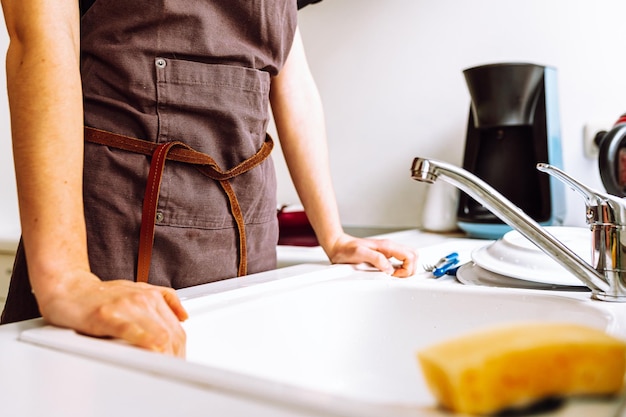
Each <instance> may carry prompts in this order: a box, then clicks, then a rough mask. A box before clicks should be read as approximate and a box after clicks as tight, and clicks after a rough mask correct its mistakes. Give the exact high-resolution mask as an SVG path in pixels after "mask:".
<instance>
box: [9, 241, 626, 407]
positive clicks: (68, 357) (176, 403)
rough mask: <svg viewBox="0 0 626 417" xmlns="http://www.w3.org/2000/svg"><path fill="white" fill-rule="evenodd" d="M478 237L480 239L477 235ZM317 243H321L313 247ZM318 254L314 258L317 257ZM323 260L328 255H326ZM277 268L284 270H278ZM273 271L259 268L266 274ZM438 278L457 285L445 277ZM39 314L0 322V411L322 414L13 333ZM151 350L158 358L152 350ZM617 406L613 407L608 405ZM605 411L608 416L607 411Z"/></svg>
mask: <svg viewBox="0 0 626 417" xmlns="http://www.w3.org/2000/svg"><path fill="white" fill-rule="evenodd" d="M382 237H389V238H392V239H394V240H395V241H398V242H401V243H405V244H411V245H412V246H414V247H416V248H419V247H423V248H426V247H427V246H431V245H435V246H436V245H437V244H438V243H442V242H448V241H450V240H454V241H456V242H458V243H459V244H461V243H463V244H466V245H468V246H466V247H469V246H476V245H479V244H481V242H480V241H471V240H469V239H458V240H457V237H458V236H446V235H436V234H429V233H422V232H419V231H416V230H409V231H403V232H397V233H392V234H390V235H384V236H382ZM482 243H484V241H483V242H482ZM309 249H311V250H309V251H305V252H306V254H305V255H303V251H302V250H301V248H282V249H281V250H280V251H279V258H280V256H281V253H280V252H282V255H283V256H284V257H287V258H289V259H288V260H287V261H285V262H284V264H289V263H297V262H298V257H304V258H306V259H309V260H310V259H317V261H318V262H321V263H323V262H324V258H323V256H324V255H323V252H322V253H320V252H319V250H317V251H316V249H315V248H309ZM318 249H319V248H318ZM316 257H317V258H316ZM326 262H327V261H326ZM284 271H285V272H283V274H285V273H287V271H289V270H284ZM276 274H277V271H270V272H269V273H265V275H266V276H267V277H270V278H271V277H272V276H273V275H276ZM441 285H455V283H454V281H453V280H452V279H448V280H447V281H445V283H442V284H441ZM44 325H45V323H44V322H43V320H41V319H36V320H30V321H25V322H21V323H15V324H11V325H4V326H0V352H1V353H0V414H2V415H7V416H24V417H29V416H43V415H45V416H63V417H72V416H80V417H84V416H112V415H122V416H125V415H131V414H133V415H135V414H138V413H141V415H150V416H168V417H169V416H172V415H184V416H206V415H216V416H246V417H248V416H255V417H264V416H273V417H283V416H285V417H287V416H299V417H307V416H321V415H327V414H320V413H317V412H315V411H311V410H305V409H296V408H293V407H289V406H287V405H280V404H275V403H269V402H267V401H264V400H261V399H257V398H252V397H245V396H242V395H240V394H236V393H232V392H226V391H224V390H220V389H219V388H208V387H203V386H200V385H195V384H193V383H188V382H184V381H180V380H176V379H172V378H165V377H162V376H159V375H155V374H151V373H148V372H143V371H139V370H135V369H130V368H127V367H122V366H120V365H115V364H111V363H107V362H105V361H101V360H95V359H90V358H87V357H82V356H80V355H75V354H69V353H66V352H63V351H57V350H54V349H51V348H48V347H42V346H38V345H35V344H30V343H26V342H23V341H20V340H19V335H20V333H21V332H22V331H24V330H27V329H33V328H39V327H42V326H44ZM155 357H157V356H156V355H155ZM600 406H601V404H595V403H593V402H591V403H587V402H582V403H580V404H576V403H574V404H573V405H568V406H566V407H564V408H561V409H560V410H559V411H557V412H555V413H552V414H550V415H551V416H552V415H554V416H559V417H560V416H567V417H570V416H580V417H583V416H585V417H587V416H590V415H593V416H598V417H599V416H604V415H607V414H606V408H601V410H602V413H601V414H598V413H596V412H597V411H598V410H599V408H597V407H600ZM613 408H615V406H613ZM607 417H608V416H607Z"/></svg>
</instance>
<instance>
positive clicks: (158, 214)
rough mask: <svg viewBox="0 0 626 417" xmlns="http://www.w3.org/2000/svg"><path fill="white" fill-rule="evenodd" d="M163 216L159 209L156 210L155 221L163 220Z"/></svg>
mask: <svg viewBox="0 0 626 417" xmlns="http://www.w3.org/2000/svg"><path fill="white" fill-rule="evenodd" d="M163 217H164V216H163V213H162V212H160V211H159V212H157V214H156V221H157V223H161V222H162V221H163Z"/></svg>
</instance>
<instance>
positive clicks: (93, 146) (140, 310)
mask: <svg viewBox="0 0 626 417" xmlns="http://www.w3.org/2000/svg"><path fill="white" fill-rule="evenodd" d="M89 3H90V4H86V3H83V4H82V5H81V6H82V7H80V8H79V6H78V4H77V3H76V0H59V1H56V2H48V1H46V0H2V6H3V11H4V15H5V20H6V24H7V28H8V31H9V35H10V44H9V50H8V53H7V78H8V93H9V104H10V109H11V124H12V132H13V145H14V159H15V168H16V178H17V185H18V198H19V205H20V217H21V226H22V242H21V243H20V247H19V249H18V255H17V258H16V265H15V268H14V275H13V277H12V280H11V286H10V289H9V295H8V298H7V303H6V307H5V311H4V312H3V317H2V319H3V322H11V321H17V320H23V319H28V318H32V317H37V316H39V315H40V314H41V315H42V316H43V317H44V319H46V320H47V321H49V322H50V323H53V324H56V325H59V326H66V327H69V328H73V329H76V330H77V331H80V332H83V333H86V334H90V335H95V336H112V337H118V338H122V339H125V340H126V341H128V342H129V343H132V344H135V345H137V346H141V347H144V348H147V349H151V350H155V351H160V352H166V353H171V354H175V355H183V354H184V344H185V334H184V331H183V329H182V327H181V325H180V321H181V320H184V319H185V318H186V312H185V310H184V308H183V307H182V306H181V304H180V301H179V300H178V298H177V297H176V293H175V292H174V290H173V289H172V288H183V287H187V286H191V285H197V284H201V283H206V282H210V281H215V280H219V279H225V278H230V277H234V276H237V275H243V274H246V273H253V272H260V271H264V270H268V269H272V268H274V267H275V259H276V257H275V244H276V241H277V225H276V201H275V178H274V171H273V166H272V164H271V159H269V158H267V155H268V153H269V151H270V150H271V143H272V142H271V139H268V138H267V137H266V133H265V130H266V127H267V123H268V119H269V116H268V113H269V109H268V102H271V106H272V111H273V114H274V118H275V121H276V126H277V130H278V135H279V137H280V141H281V146H282V148H283V152H284V154H285V159H286V161H287V165H288V167H289V169H290V173H291V175H292V178H293V181H294V184H295V186H296V189H297V191H298V193H299V195H300V198H301V200H302V203H303V205H304V207H305V208H306V211H307V215H308V217H309V219H310V221H311V224H312V225H313V228H314V229H315V232H316V235H317V237H318V240H319V242H320V244H321V246H322V247H323V248H324V250H325V252H326V253H327V255H328V256H329V259H330V260H331V261H332V262H335V263H360V262H367V263H370V264H372V265H373V266H375V267H376V268H378V269H380V270H382V271H386V272H388V273H390V274H393V275H395V276H398V277H404V276H409V275H411V274H412V273H413V272H414V269H415V259H416V255H415V253H414V251H412V250H411V249H409V248H405V247H402V246H398V245H395V244H393V243H392V242H389V241H386V240H371V239H356V238H354V237H351V236H348V235H346V234H345V233H344V232H343V230H342V228H341V224H340V221H339V216H338V212H337V207H336V202H335V197H334V193H333V191H332V186H331V179H330V176H329V170H328V161H327V156H326V152H327V148H326V138H325V128H324V120H323V114H322V108H321V102H320V99H319V96H318V93H317V89H316V87H315V84H314V82H313V79H312V77H311V74H310V72H309V69H308V65H307V62H306V57H305V55H304V49H303V46H302V42H301V39H300V36H299V33H298V30H297V24H296V18H297V16H296V1H295V0H211V1H209V0H196V1H193V0H192V1H183V2H181V1H177V0H162V1H160V2H156V3H155V2H154V1H152V0H150V1H148V0H146V1H134V2H127V1H116V0H97V1H95V2H89ZM92 3H93V4H92ZM268 99H269V100H268ZM166 160H167V162H165V161H166ZM391 257H395V258H397V259H399V260H400V261H402V266H401V267H399V268H396V269H394V268H393V267H392V265H391V263H390V261H389V258H391ZM135 280H136V281H140V282H133V281H135Z"/></svg>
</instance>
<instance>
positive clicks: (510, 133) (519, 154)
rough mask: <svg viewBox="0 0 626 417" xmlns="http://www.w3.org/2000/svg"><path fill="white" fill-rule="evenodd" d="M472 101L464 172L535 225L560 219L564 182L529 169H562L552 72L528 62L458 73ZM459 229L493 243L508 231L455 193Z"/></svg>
mask: <svg viewBox="0 0 626 417" xmlns="http://www.w3.org/2000/svg"><path fill="white" fill-rule="evenodd" d="M463 74H464V76H465V80H466V83H467V86H468V89H469V92H470V96H471V105H470V112H469V120H468V123H467V136H466V143H465V153H464V159H463V168H464V169H466V170H468V171H470V172H471V173H473V174H475V175H476V176H478V177H479V178H481V179H482V180H484V181H485V182H487V183H488V184H490V185H491V186H492V187H494V188H495V189H496V190H498V191H499V192H500V193H502V194H503V195H504V196H505V197H506V198H508V199H509V200H511V201H512V202H513V203H514V204H515V205H517V206H518V207H520V208H521V209H522V210H523V211H524V212H526V214H528V215H529V216H530V217H532V218H533V219H534V220H535V221H537V222H538V223H540V224H542V225H558V224H561V223H562V222H563V219H564V217H565V195H564V189H563V185H562V184H561V183H560V182H558V181H555V180H554V179H553V178H552V177H551V176H549V175H545V174H543V173H541V172H539V171H538V170H537V169H536V165H537V163H538V162H547V163H549V164H552V165H554V166H556V167H559V168H562V153H561V132H560V125H559V111H558V101H557V89H556V70H555V69H554V68H551V67H546V66H541V65H535V64H527V63H499V64H489V65H483V66H478V67H473V68H468V69H466V70H464V71H463ZM457 218H458V225H459V228H461V229H462V230H464V231H465V232H466V233H467V234H468V235H469V236H472V237H478V238H486V239H497V238H499V237H501V236H502V235H503V234H504V233H506V232H507V231H509V230H511V228H510V227H509V226H508V225H506V224H505V223H503V222H502V221H501V220H499V219H498V218H497V217H496V216H494V215H493V214H492V213H491V212H490V211H489V210H487V209H486V208H484V207H483V206H481V205H480V204H478V203H477V202H476V201H475V200H473V199H472V198H470V197H469V196H468V195H467V194H465V193H461V195H460V196H459V206H458V211H457Z"/></svg>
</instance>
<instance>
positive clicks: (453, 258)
mask: <svg viewBox="0 0 626 417" xmlns="http://www.w3.org/2000/svg"><path fill="white" fill-rule="evenodd" d="M458 263H459V254H458V253H456V252H452V253H450V254H448V255H446V256H444V257H443V258H441V259H439V261H437V264H435V268H434V269H433V272H432V274H433V276H435V277H436V278H439V277H442V276H444V275H445V274H446V272H448V270H450V269H452V268H454V266H455V265H456V264H458Z"/></svg>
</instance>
